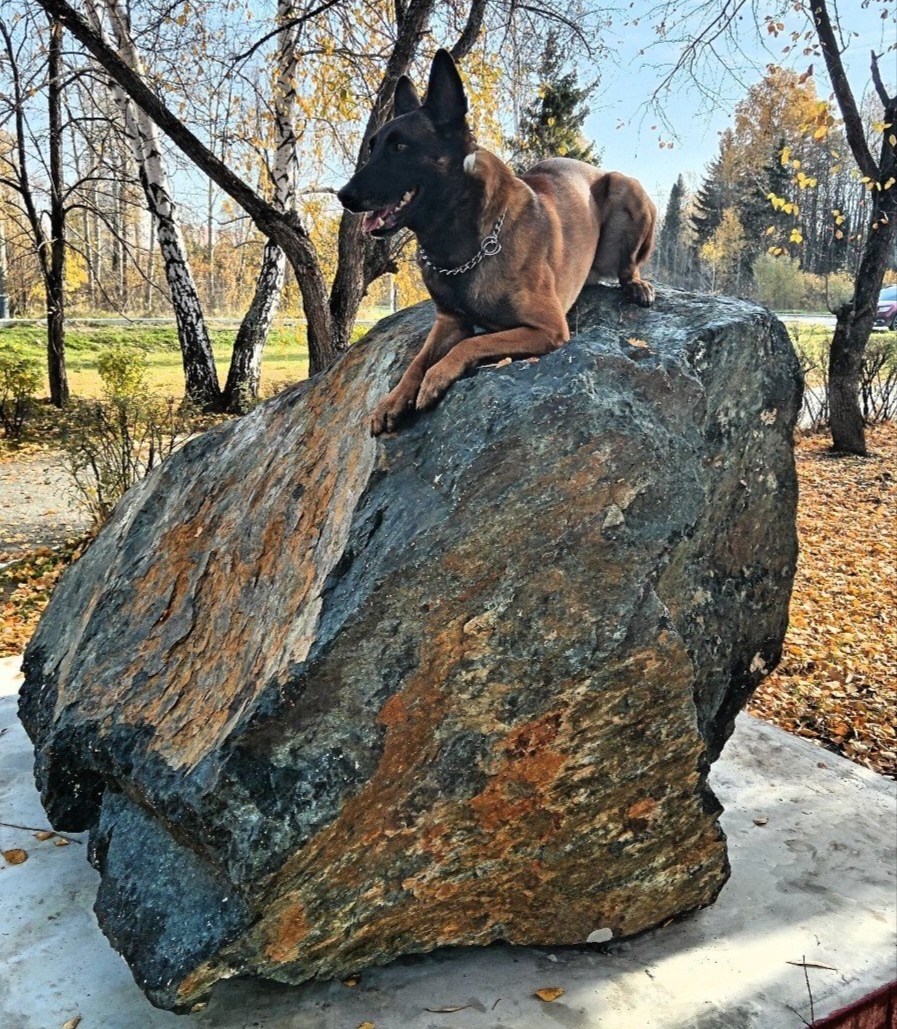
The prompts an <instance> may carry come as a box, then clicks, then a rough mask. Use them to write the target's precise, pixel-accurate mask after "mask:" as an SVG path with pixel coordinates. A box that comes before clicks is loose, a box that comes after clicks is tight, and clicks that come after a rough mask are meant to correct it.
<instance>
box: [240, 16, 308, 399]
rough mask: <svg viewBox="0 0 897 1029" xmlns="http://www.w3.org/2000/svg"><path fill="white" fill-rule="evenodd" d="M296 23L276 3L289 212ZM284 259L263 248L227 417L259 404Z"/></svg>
mask: <svg viewBox="0 0 897 1029" xmlns="http://www.w3.org/2000/svg"><path fill="white" fill-rule="evenodd" d="M294 17H295V7H294V6H293V3H292V0H278V3H277V19H278V22H279V24H280V25H281V26H284V27H283V28H281V30H280V32H279V33H278V35H277V58H276V61H277V69H278V72H277V80H276V82H275V86H274V131H275V143H276V151H275V155H274V169H273V179H274V206H275V207H276V208H277V209H278V210H280V211H290V210H292V209H293V207H294V206H295V203H296V164H297V153H296V151H297V146H298V142H297V139H296V125H295V116H296V74H297V72H298V61H297V60H296V46H297V44H298V40H299V28H298V26H296V25H290V24H289V23H290V21H291V20H292V19H293V18H294ZM285 269H286V256H285V254H284V252H283V250H281V248H280V247H279V246H278V245H277V244H276V243H274V242H272V241H271V240H269V241H268V243H267V244H266V245H265V250H264V254H263V256H262V266H261V268H260V270H259V275H258V279H257V280H256V285H255V295H254V296H253V298H252V303H251V304H250V306H249V310H248V311H247V312H246V316H245V317H244V318H243V321H242V323H241V325H240V331H239V332H238V333H237V338H236V340H235V341H234V349H233V354H232V356H231V364H230V370H229V371H228V376H227V385H226V386H225V388H224V396H225V407H226V410H228V411H233V412H241V411H245V410H246V409H247V408H248V407H249V406H250V404H251V403H252V402H253V401H254V400H256V399H258V391H259V382H260V379H261V365H262V353H263V352H264V349H265V344H266V342H267V340H268V333H269V331H270V329H271V324H272V322H273V321H274V316H275V315H276V314H277V308H278V306H279V304H280V296H281V292H282V291H283V282H284V273H285Z"/></svg>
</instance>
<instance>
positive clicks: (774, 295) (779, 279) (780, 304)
mask: <svg viewBox="0 0 897 1029" xmlns="http://www.w3.org/2000/svg"><path fill="white" fill-rule="evenodd" d="M753 273H754V280H755V282H756V283H757V293H758V299H759V300H760V302H761V303H763V304H766V306H767V307H771V308H772V310H773V311H795V310H797V309H798V308H800V307H801V306H802V304H803V301H804V276H803V273H802V272H801V270H800V265H799V264H798V262H797V261H796V260H795V259H794V258H793V257H773V255H772V254H761V255H760V256H759V257H758V258H757V260H756V261H754V266H753Z"/></svg>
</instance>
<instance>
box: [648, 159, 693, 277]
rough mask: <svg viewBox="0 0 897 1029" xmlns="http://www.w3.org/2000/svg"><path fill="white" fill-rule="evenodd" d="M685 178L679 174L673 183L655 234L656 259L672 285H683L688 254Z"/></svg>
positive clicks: (660, 270) (663, 275) (686, 271)
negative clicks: (685, 240)
mask: <svg viewBox="0 0 897 1029" xmlns="http://www.w3.org/2000/svg"><path fill="white" fill-rule="evenodd" d="M685 199H686V194H685V180H684V179H683V178H682V176H681V175H680V176H679V177H678V178H677V179H676V181H675V182H674V183H673V188H672V189H671V190H670V198H669V200H668V201H667V209H666V213H665V214H664V216H663V225H662V226H661V228H660V232H659V233H658V235H657V251H656V258H655V259H656V261H657V266H658V271H659V273H660V275H661V276H662V277H663V279H664V280H665V281H666V282H668V283H669V284H670V285H672V286H678V287H681V286H683V285H685V280H686V279H687V278H688V265H689V260H688V254H687V252H686V248H685V245H684V240H683V233H684V230H685V210H684V208H685Z"/></svg>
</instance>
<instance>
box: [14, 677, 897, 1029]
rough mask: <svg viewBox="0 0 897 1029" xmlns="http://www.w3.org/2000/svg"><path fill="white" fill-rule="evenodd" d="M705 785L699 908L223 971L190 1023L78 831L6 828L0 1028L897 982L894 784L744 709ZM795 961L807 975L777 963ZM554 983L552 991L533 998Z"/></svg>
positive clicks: (497, 1025)
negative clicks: (585, 938) (339, 960)
mask: <svg viewBox="0 0 897 1029" xmlns="http://www.w3.org/2000/svg"><path fill="white" fill-rule="evenodd" d="M16 666H17V662H16V660H15V659H5V660H4V661H3V662H2V664H0V681H2V680H3V677H5V681H6V685H5V692H6V693H7V697H6V698H5V699H2V700H0V733H2V735H0V821H2V822H5V823H15V824H17V825H21V826H31V827H34V828H43V827H46V818H45V816H44V813H43V810H42V808H41V806H40V802H39V799H38V796H37V793H36V792H35V789H34V785H33V782H32V776H31V748H30V744H29V742H28V739H27V737H26V736H25V733H24V730H23V729H22V727H21V725H20V724H19V722H18V720H17V718H16V714H15V700H14V698H13V697H12V696H9V695H8V694H10V693H11V692H12V684H11V676H12V674H13V673H14V669H15V667H16ZM3 730H6V731H5V732H4V731H3ZM820 764H822V765H823V766H824V767H820ZM711 781H712V784H713V788H714V789H715V790H716V792H717V794H718V795H719V797H720V799H721V800H722V802H723V804H724V805H725V807H726V813H725V815H724V816H723V825H724V827H725V830H726V832H727V833H728V836H729V847H730V856H731V861H732V878H731V880H730V881H729V883H728V884H727V886H726V887H725V889H724V890H723V892H722V894H721V896H720V898H719V900H718V901H717V903H716V904H715V905H714V906H713V907H711V908H708V909H706V910H704V911H701V912H699V913H697V914H695V915H692V916H690V917H688V918H685V919H682V920H680V921H679V922H677V923H674V924H672V925H670V926H668V927H666V928H663V929H659V930H656V931H654V932H650V933H647V934H645V935H644V936H642V937H640V938H638V939H636V940H633V941H630V942H628V943H620V944H612V945H610V946H603V947H601V946H594V947H568V948H557V949H555V950H551V949H547V948H535V947H527V948H524V947H509V946H505V945H495V946H492V947H489V948H486V949H459V950H454V951H443V952H437V953H435V954H431V955H428V956H423V957H420V958H411V959H405V960H401V961H398V962H396V963H394V964H392V965H390V966H389V967H387V968H380V969H370V970H367V971H365V972H364V973H363V974H362V975H361V977H360V980H359V982H358V984H357V985H356V986H354V987H349V986H346V985H344V984H342V983H339V982H327V983H311V984H307V985H305V986H302V987H285V986H279V985H277V984H273V983H260V982H251V981H246V980H238V981H232V982H229V983H222V984H219V986H217V987H216V989H215V992H214V994H213V997H212V1000H211V1002H210V1004H209V1005H208V1007H206V1008H205V1009H204V1010H203V1011H201V1012H199V1013H197V1014H194V1015H191V1016H185V1017H184V1016H177V1015H172V1014H170V1013H168V1012H163V1011H158V1010H156V1009H154V1008H152V1007H151V1006H150V1004H149V1002H148V1001H147V1000H146V999H145V997H144V996H143V994H142V993H141V992H140V991H139V990H138V988H137V986H136V985H135V984H134V982H133V980H132V978H131V975H130V972H129V971H128V968H127V966H126V965H125V963H124V961H123V960H122V959H121V958H120V957H119V956H118V955H117V954H116V953H115V952H114V951H113V950H112V949H111V947H110V946H109V945H108V943H107V942H106V940H105V939H104V937H103V936H102V934H101V933H100V930H99V928H98V927H97V925H96V921H95V919H94V916H93V913H92V910H91V908H92V904H93V900H94V897H95V894H96V887H97V883H98V876H97V875H96V873H95V872H94V871H93V869H92V868H91V867H90V866H89V865H88V864H87V860H86V854H85V850H86V837H84V836H79V837H74V838H73V839H74V840H75V841H76V842H72V843H71V844H69V845H68V846H64V847H59V846H55V845H54V841H53V840H47V841H44V842H39V841H38V840H36V839H35V838H34V835H33V833H32V831H31V830H26V829H14V828H10V827H8V826H6V825H3V826H0V849H2V850H7V849H10V848H21V849H24V850H26V851H27V852H28V860H27V861H26V862H25V863H24V864H19V865H8V864H6V862H3V861H0V911H2V913H3V917H2V919H0V967H2V969H3V973H2V976H0V1025H2V1026H4V1027H6V1026H9V1027H10V1029H61V1027H62V1026H63V1024H64V1023H65V1022H66V1021H67V1020H69V1019H71V1018H74V1017H75V1016H76V1015H80V1016H81V1017H82V1021H81V1023H80V1029H163V1027H165V1029H168V1027H173V1026H191V1025H192V1026H195V1027H196V1029H205V1027H218V1029H355V1027H357V1026H359V1025H361V1023H364V1022H372V1023H374V1025H375V1026H376V1029H400V1027H401V1029H542V1027H555V1026H565V1027H568V1029H591V1027H593V1026H594V1027H598V1026H600V1027H601V1029H791V1027H799V1026H801V1025H802V1024H803V1022H802V1019H805V1020H806V1021H807V1022H809V1021H811V1018H810V1013H811V1012H810V996H809V993H808V989H807V982H806V981H805V974H806V976H808V978H809V985H810V991H811V992H812V997H813V1013H814V1015H815V1017H816V1018H819V1017H820V1016H822V1015H824V1014H828V1013H830V1012H832V1011H834V1010H836V1009H838V1008H840V1007H843V1006H844V1005H846V1004H849V1003H852V1002H853V1001H855V1000H858V999H859V998H861V997H863V996H865V995H866V994H868V993H869V992H871V991H872V990H873V989H875V988H876V987H878V986H881V985H883V984H884V983H886V982H889V981H891V980H893V979H895V978H897V957H895V942H897V883H895V866H897V853H895V850H897V785H895V783H893V782H890V781H888V780H886V779H883V778H881V777H879V776H876V775H875V774H874V773H873V772H869V771H867V770H865V769H863V768H860V767H858V766H856V765H853V764H851V763H850V762H848V761H845V760H843V759H841V758H838V757H835V756H833V755H830V754H828V753H827V752H825V751H823V750H820V749H819V748H817V747H816V746H814V745H813V744H811V743H808V742H806V741H803V740H799V739H796V738H794V737H792V736H790V735H788V734H787V733H784V732H782V731H781V730H779V729H776V728H774V727H772V726H769V725H766V724H764V723H763V722H760V721H758V720H756V719H753V718H750V717H748V716H746V715H742V716H741V717H740V718H739V720H738V726H737V729H736V733H735V735H734V736H733V738H732V740H731V741H730V742H729V744H728V746H727V748H726V751H725V753H724V754H723V757H722V758H721V760H720V761H719V762H718V763H717V764H716V765H715V766H714V771H713V775H712V777H711ZM755 819H758V820H762V819H767V821H766V822H765V824H762V825H757V824H755ZM804 959H806V961H807V962H808V963H812V964H811V967H809V968H807V969H806V973H805V969H804V968H803V967H800V966H799V965H797V964H792V963H790V962H801V961H803V960H804ZM812 965H820V966H828V967H812ZM551 986H560V987H562V988H563V989H564V991H565V992H564V995H563V996H562V997H560V998H559V999H558V1000H556V1001H554V1002H552V1003H547V1004H546V1003H543V1002H541V1001H539V1000H538V999H536V998H535V997H534V995H533V994H534V991H535V990H538V989H541V988H543V987H551ZM449 1008H461V1010H456V1011H449V1010H442V1011H440V1010H439V1009H449Z"/></svg>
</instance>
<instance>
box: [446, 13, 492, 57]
mask: <svg viewBox="0 0 897 1029" xmlns="http://www.w3.org/2000/svg"><path fill="white" fill-rule="evenodd" d="M486 4H487V0H472V3H471V5H470V10H469V11H468V13H467V22H466V24H465V26H464V29H463V30H462V32H461V35H460V36H459V37H458V40H457V42H456V43H455V45H454V46H453V47H452V48H451V50H450V51H449V53H450V54H451V55H452V57H453V58H454V59H455V60H456V61H460V60H461V59H462V58H464V57H466V56H467V55H468V54H469V53H470V51H471V50H472V49H473V48H474V46H475V45H476V41H477V39H479V36H480V32H481V31H482V29H483V19H484V18H485V16H486Z"/></svg>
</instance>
